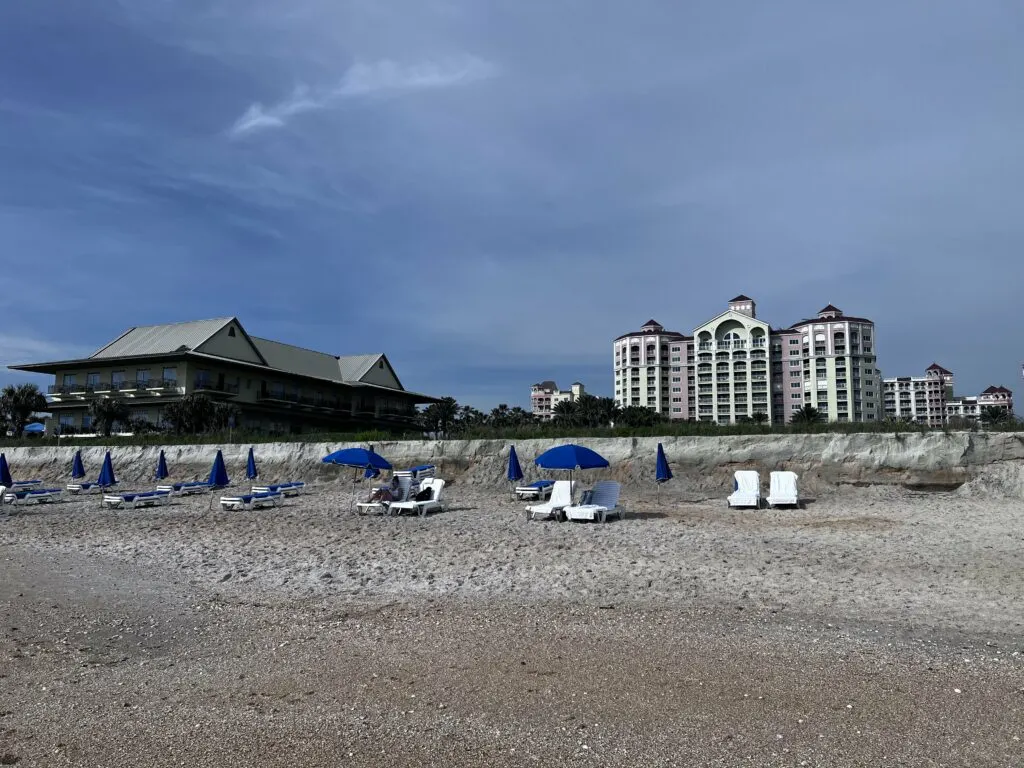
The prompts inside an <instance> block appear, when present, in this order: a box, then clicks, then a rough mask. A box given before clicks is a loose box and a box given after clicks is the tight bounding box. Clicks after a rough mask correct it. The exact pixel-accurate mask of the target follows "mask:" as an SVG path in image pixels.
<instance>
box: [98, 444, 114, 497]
mask: <svg viewBox="0 0 1024 768" xmlns="http://www.w3.org/2000/svg"><path fill="white" fill-rule="evenodd" d="M116 484H117V478H116V477H114V464H113V462H112V461H111V460H110V451H107V455H106V456H104V457H103V467H102V468H101V469H100V476H99V477H98V478H96V485H98V486H100V488H106V487H108V486H111V485H116Z"/></svg>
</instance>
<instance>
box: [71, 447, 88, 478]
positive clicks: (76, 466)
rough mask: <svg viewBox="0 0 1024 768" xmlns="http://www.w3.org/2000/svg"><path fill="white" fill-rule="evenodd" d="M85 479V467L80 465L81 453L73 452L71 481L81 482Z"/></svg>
mask: <svg viewBox="0 0 1024 768" xmlns="http://www.w3.org/2000/svg"><path fill="white" fill-rule="evenodd" d="M83 477H85V465H84V464H82V452H81V451H75V458H73V459H72V460H71V479H72V480H81V479H82V478H83Z"/></svg>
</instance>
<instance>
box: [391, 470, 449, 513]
mask: <svg viewBox="0 0 1024 768" xmlns="http://www.w3.org/2000/svg"><path fill="white" fill-rule="evenodd" d="M428 489H429V490H430V498H429V499H424V500H422V501H415V500H413V499H410V500H408V501H393V502H391V503H390V504H388V514H389V515H392V516H397V515H401V514H402V513H403V512H413V513H415V514H418V515H419V516H420V517H424V516H425V515H426V514H427V513H428V512H440V511H441V509H442V508H443V505H442V504H441V491H443V490H444V480H442V479H441V478H439V477H428V478H427V479H426V480H424V481H423V482H422V483H420V488H419V490H420V492H423V491H425V490H428ZM417 495H418V494H417Z"/></svg>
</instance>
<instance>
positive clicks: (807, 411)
mask: <svg viewBox="0 0 1024 768" xmlns="http://www.w3.org/2000/svg"><path fill="white" fill-rule="evenodd" d="M823 419H824V414H823V413H822V412H821V411H819V410H818V409H817V408H815V407H814V406H813V405H805V406H802V407H801V408H800V410H797V411H793V418H792V419H791V421H792V423H793V424H817V423H818V422H820V421H822V420H823Z"/></svg>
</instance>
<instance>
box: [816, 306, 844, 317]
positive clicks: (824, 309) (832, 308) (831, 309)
mask: <svg viewBox="0 0 1024 768" xmlns="http://www.w3.org/2000/svg"><path fill="white" fill-rule="evenodd" d="M823 312H838V313H839V314H840V315H841V314H843V311H842V310H841V309H840V308H839V307H837V306H836V305H835V304H828V305H826V306H825V307H822V308H821V309H819V310H818V314H819V315H820V314H822V313H823Z"/></svg>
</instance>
